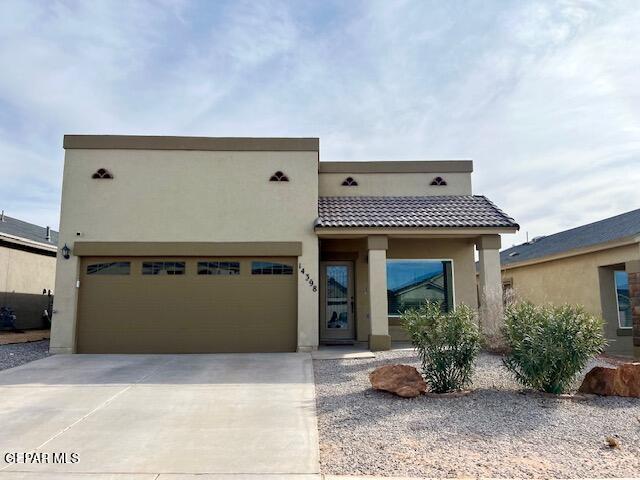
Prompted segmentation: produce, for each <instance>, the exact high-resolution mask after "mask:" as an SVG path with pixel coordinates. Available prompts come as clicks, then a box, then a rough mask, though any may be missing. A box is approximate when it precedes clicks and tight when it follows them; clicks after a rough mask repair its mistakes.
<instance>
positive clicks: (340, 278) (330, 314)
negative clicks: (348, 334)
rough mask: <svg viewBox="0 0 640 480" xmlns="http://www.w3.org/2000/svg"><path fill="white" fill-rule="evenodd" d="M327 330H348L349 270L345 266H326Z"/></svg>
mask: <svg viewBox="0 0 640 480" xmlns="http://www.w3.org/2000/svg"><path fill="white" fill-rule="evenodd" d="M326 278H327V284H326V285H325V288H326V292H327V305H326V308H325V322H326V323H325V326H326V328H327V330H338V329H344V330H348V329H349V307H350V305H349V304H350V302H349V268H348V267H347V266H346V265H327V276H326Z"/></svg>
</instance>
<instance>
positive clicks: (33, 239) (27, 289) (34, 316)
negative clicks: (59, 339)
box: [0, 211, 58, 329]
mask: <svg viewBox="0 0 640 480" xmlns="http://www.w3.org/2000/svg"><path fill="white" fill-rule="evenodd" d="M57 242H58V232H54V231H53V230H51V229H50V228H49V227H40V226H38V225H33V224H31V223H27V222H23V221H21V220H18V219H15V218H11V217H8V216H6V215H5V214H4V211H3V212H2V214H0V307H7V308H9V309H11V310H12V311H13V312H14V314H15V316H16V322H15V327H16V328H19V329H29V328H42V327H48V325H49V322H48V321H47V320H46V319H43V313H44V311H45V310H47V313H48V314H49V315H51V302H52V298H51V295H52V294H53V286H54V282H55V272H56V251H57V248H56V245H57Z"/></svg>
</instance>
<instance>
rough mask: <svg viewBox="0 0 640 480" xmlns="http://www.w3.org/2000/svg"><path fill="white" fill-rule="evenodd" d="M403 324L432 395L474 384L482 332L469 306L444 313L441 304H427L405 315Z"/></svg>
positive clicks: (405, 312)
mask: <svg viewBox="0 0 640 480" xmlns="http://www.w3.org/2000/svg"><path fill="white" fill-rule="evenodd" d="M402 324H403V326H404V328H405V329H406V330H407V332H408V333H409V336H410V338H411V342H412V343H413V346H414V347H415V349H416V350H417V352H418V356H419V357H420V361H421V363H422V373H423V375H424V377H425V381H426V382H427V384H428V385H429V387H430V389H431V391H433V392H436V393H445V392H452V391H456V390H461V389H463V388H464V387H466V386H467V385H469V383H471V375H472V373H473V366H474V362H475V358H476V356H477V355H478V352H479V351H480V331H479V329H478V325H477V323H476V321H475V318H474V312H473V310H471V309H470V308H469V307H467V306H466V305H459V306H457V307H456V309H455V310H453V311H450V312H448V313H445V312H443V311H442V306H441V305H440V303H438V302H427V303H425V304H424V305H421V306H420V307H418V308H415V309H409V310H406V311H404V312H403V314H402Z"/></svg>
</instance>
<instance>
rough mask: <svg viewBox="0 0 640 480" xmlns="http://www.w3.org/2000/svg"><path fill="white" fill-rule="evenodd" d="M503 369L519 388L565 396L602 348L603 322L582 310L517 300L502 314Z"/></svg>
mask: <svg viewBox="0 0 640 480" xmlns="http://www.w3.org/2000/svg"><path fill="white" fill-rule="evenodd" d="M503 332H504V338H505V341H506V343H507V347H508V353H507V355H506V356H505V358H504V359H503V363H504V366H505V367H506V368H507V370H509V371H510V372H511V373H512V374H513V376H514V377H515V379H516V380H517V381H518V382H519V383H521V384H522V385H524V386H526V387H529V388H533V389H535V390H542V391H544V392H549V393H562V392H566V391H567V390H568V389H569V388H570V386H571V384H572V383H573V381H574V379H575V377H576V376H577V375H578V373H580V371H581V370H582V369H583V368H584V367H585V366H586V365H587V362H588V361H589V359H591V358H592V357H594V356H595V355H597V354H598V353H600V352H602V350H603V348H604V345H605V344H606V342H605V339H604V337H603V323H602V320H601V319H599V318H597V317H595V316H593V315H590V314H588V313H587V312H585V311H584V308H582V307H580V306H572V305H563V306H559V307H556V306H536V305H534V304H532V303H530V302H519V303H515V304H513V305H510V306H508V307H507V309H506V311H505V324H504V327H503Z"/></svg>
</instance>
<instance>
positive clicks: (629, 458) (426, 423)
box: [314, 350, 640, 478]
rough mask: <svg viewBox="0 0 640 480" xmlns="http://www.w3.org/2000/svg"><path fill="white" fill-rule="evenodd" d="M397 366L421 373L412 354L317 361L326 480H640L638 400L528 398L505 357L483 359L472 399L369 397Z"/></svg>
mask: <svg viewBox="0 0 640 480" xmlns="http://www.w3.org/2000/svg"><path fill="white" fill-rule="evenodd" d="M389 363H404V364H411V365H414V366H416V367H418V359H417V357H416V356H415V355H414V354H413V351H411V350H400V351H392V352H383V353H378V354H377V358H375V359H357V360H316V361H314V371H315V380H316V393H317V409H318V428H319V431H320V455H321V469H322V472H323V473H325V474H343V475H346V474H351V475H380V476H392V475H396V476H424V477H463V476H464V477H477V476H482V477H494V478H496V477H499V478H505V477H512V478H513V477H519V478H522V477H527V478H531V477H537V478H543V477H544V478H549V477H556V478H557V477H562V478H577V477H588V478H594V477H637V476H638V475H640V399H630V398H619V397H589V398H586V399H582V400H577V399H576V400H570V399H558V398H553V397H549V396H545V395H541V394H538V393H534V392H523V391H522V389H521V387H520V386H519V385H518V384H517V383H515V382H514V381H513V380H512V379H511V378H510V376H509V374H508V373H507V372H506V371H505V370H504V369H503V368H502V366H501V360H500V357H498V356H493V355H488V354H482V355H481V356H480V357H479V359H478V363H477V368H476V373H475V375H474V381H473V386H472V389H473V392H472V393H471V394H469V395H466V396H459V397H455V398H433V397H429V396H424V395H423V396H420V397H417V398H413V399H403V398H399V397H396V396H394V395H392V394H389V393H386V392H378V391H374V390H372V389H371V385H370V383H369V379H368V374H369V372H371V371H372V370H373V369H374V368H376V367H378V366H380V365H384V364H389ZM598 363H600V364H605V365H606V363H604V361H603V360H599V361H598ZM594 364H595V363H594ZM592 366H593V365H590V366H589V368H591V367H592ZM587 371H588V369H587ZM585 373H586V371H585ZM580 380H581V379H580ZM578 385H579V382H578ZM608 435H612V436H617V438H618V439H619V441H620V448H618V449H611V448H609V447H607V446H605V437H606V436H608Z"/></svg>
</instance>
